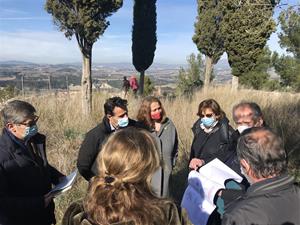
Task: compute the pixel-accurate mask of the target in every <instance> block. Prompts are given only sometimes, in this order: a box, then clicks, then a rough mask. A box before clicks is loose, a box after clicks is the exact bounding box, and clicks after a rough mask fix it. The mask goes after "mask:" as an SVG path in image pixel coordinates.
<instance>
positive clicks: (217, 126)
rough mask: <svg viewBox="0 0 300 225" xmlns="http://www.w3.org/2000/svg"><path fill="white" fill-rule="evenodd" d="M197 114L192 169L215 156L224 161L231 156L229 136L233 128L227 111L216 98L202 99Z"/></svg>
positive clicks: (194, 128) (193, 129) (190, 165)
mask: <svg viewBox="0 0 300 225" xmlns="http://www.w3.org/2000/svg"><path fill="white" fill-rule="evenodd" d="M197 115H198V116H199V119H198V120H197V121H196V122H195V123H194V125H193V128H192V131H193V133H194V140H193V143H192V147H191V154H190V163H189V167H190V169H193V170H196V169H198V168H200V167H201V166H203V165H204V164H205V163H208V162H210V161H211V160H213V159H215V158H218V159H220V160H221V161H223V162H224V161H225V160H226V159H227V157H228V156H229V152H228V146H229V137H230V133H231V132H232V130H233V129H232V128H231V127H230V125H229V124H228V123H229V121H228V119H227V118H226V116H225V113H224V112H223V111H222V109H221V107H220V105H219V104H218V103H217V102H216V101H215V100H214V99H207V100H204V101H202V102H201V103H200V104H199V107H198V113H197Z"/></svg>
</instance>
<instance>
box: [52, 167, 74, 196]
mask: <svg viewBox="0 0 300 225" xmlns="http://www.w3.org/2000/svg"><path fill="white" fill-rule="evenodd" d="M76 176H77V170H74V171H73V172H72V173H70V174H69V175H68V176H65V177H63V178H62V179H61V181H60V182H59V184H57V185H56V186H55V187H54V188H52V190H51V191H50V192H49V194H51V195H52V196H57V195H60V194H61V193H63V192H65V191H67V190H69V189H70V188H71V187H72V185H73V184H74V182H75V178H76Z"/></svg>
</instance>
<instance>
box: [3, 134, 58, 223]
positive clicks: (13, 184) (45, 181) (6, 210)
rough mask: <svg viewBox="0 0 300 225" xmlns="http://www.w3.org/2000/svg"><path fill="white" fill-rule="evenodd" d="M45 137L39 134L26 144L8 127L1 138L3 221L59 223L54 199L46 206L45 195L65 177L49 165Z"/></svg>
mask: <svg viewBox="0 0 300 225" xmlns="http://www.w3.org/2000/svg"><path fill="white" fill-rule="evenodd" d="M45 139H46V137H45V136H44V135H42V134H39V133H38V134H36V135H35V136H34V137H32V138H31V139H30V140H29V141H28V142H27V143H26V144H25V143H22V142H20V141H18V140H17V139H16V138H15V137H14V136H13V135H12V134H11V133H9V131H7V130H6V129H5V128H4V130H3V134H2V136H1V137H0V224H1V225H21V224H22V225H29V224H32V225H33V224H35V225H46V224H51V223H55V217H54V202H53V201H52V202H51V203H50V204H49V205H48V207H47V208H45V206H44V204H45V203H44V195H45V194H47V193H48V192H49V191H50V190H51V184H56V183H58V179H59V177H61V176H63V175H62V174H61V173H60V172H58V171H57V170H56V169H55V168H53V167H52V166H51V165H49V164H48V161H47V158H46V152H45Z"/></svg>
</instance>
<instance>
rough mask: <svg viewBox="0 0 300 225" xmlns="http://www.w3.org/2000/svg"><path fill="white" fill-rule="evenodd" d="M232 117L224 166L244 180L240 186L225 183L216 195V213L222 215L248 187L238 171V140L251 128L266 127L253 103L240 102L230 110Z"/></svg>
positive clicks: (258, 108)
mask: <svg viewBox="0 0 300 225" xmlns="http://www.w3.org/2000/svg"><path fill="white" fill-rule="evenodd" d="M232 117H233V120H234V122H235V124H236V127H237V129H236V131H234V132H233V133H232V135H231V137H230V144H229V148H228V149H229V152H230V153H229V154H228V158H227V159H226V160H225V164H226V165H227V166H229V167H230V168H231V169H232V170H234V171H235V172H236V173H238V174H239V175H241V176H242V177H244V179H243V181H242V182H241V183H240V184H238V183H235V182H229V183H227V184H226V189H224V190H221V191H220V192H219V193H218V197H217V201H216V202H217V204H218V209H219V210H218V211H219V213H220V214H223V212H224V207H226V206H227V205H229V204H231V203H232V202H233V201H234V200H235V199H237V198H239V197H240V196H242V195H243V194H244V193H245V191H246V189H247V188H248V187H249V183H248V180H247V179H246V178H247V177H246V176H245V175H244V174H243V173H242V171H241V169H240V168H241V167H240V162H239V160H238V157H237V151H236V148H237V142H238V139H239V138H240V137H241V136H243V135H245V134H247V133H248V132H250V131H251V129H252V128H255V127H264V126H266V125H265V122H264V120H263V115H262V111H261V109H260V107H259V105H258V104H256V103H255V102H246V101H242V102H240V103H238V104H237V105H235V106H234V107H233V109H232Z"/></svg>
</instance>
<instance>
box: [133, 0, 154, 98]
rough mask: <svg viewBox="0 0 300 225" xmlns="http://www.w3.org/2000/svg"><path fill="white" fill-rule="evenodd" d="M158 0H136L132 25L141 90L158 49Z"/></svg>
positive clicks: (135, 59)
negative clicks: (146, 72)
mask: <svg viewBox="0 0 300 225" xmlns="http://www.w3.org/2000/svg"><path fill="white" fill-rule="evenodd" d="M156 42H157V39H156V0H147V1H145V0H135V1H134V7H133V27H132V63H133V65H134V67H135V69H136V70H137V71H138V72H140V83H139V86H140V87H139V92H140V94H141V95H142V94H143V92H144V78H145V71H146V70H147V69H148V68H149V66H151V64H152V63H153V59H154V53H155V49H156Z"/></svg>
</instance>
